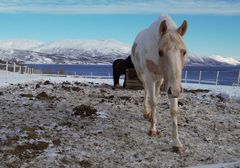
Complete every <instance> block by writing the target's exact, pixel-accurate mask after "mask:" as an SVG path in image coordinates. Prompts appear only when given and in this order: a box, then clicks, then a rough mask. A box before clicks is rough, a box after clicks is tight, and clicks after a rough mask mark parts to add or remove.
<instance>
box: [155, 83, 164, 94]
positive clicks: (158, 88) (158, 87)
mask: <svg viewBox="0 0 240 168" xmlns="http://www.w3.org/2000/svg"><path fill="white" fill-rule="evenodd" d="M162 83H163V79H160V80H159V81H157V82H156V87H155V88H156V89H155V95H156V97H158V96H159V94H160V88H161V85H162Z"/></svg>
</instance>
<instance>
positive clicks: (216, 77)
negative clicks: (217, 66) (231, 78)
mask: <svg viewBox="0 0 240 168" xmlns="http://www.w3.org/2000/svg"><path fill="white" fill-rule="evenodd" d="M218 78H219V71H217V77H216V85H218Z"/></svg>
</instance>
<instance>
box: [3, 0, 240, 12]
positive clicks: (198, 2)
mask: <svg viewBox="0 0 240 168" xmlns="http://www.w3.org/2000/svg"><path fill="white" fill-rule="evenodd" d="M0 13H56V14H131V13H133V14H135V13H136V14H141V13H143V14H146V13H170V14H174V13H175V14H178V13H185V14H225V15H240V2H239V1H236V0H211V1H210V0H182V1H178V0H162V1H160V0H121V1H115V0H101V1H91V0H81V1H79V0H67V1H58V0H52V1H50V2H49V1H48V2H46V1H45V0H35V1H32V0H21V1H19V0H1V2H0Z"/></svg>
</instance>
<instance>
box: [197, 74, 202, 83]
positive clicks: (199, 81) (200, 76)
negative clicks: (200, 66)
mask: <svg viewBox="0 0 240 168" xmlns="http://www.w3.org/2000/svg"><path fill="white" fill-rule="evenodd" d="M201 78H202V71H199V77H198V83H199V84H200V83H201Z"/></svg>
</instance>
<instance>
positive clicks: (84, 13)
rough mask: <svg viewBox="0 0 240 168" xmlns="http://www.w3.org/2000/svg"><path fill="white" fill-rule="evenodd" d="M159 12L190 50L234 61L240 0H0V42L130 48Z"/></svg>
mask: <svg viewBox="0 0 240 168" xmlns="http://www.w3.org/2000/svg"><path fill="white" fill-rule="evenodd" d="M160 13H165V14H169V15H170V16H172V17H173V19H174V20H175V21H176V23H177V25H180V24H181V23H182V21H183V20H184V19H186V20H187V21H188V22H189V29H188V32H187V34H186V36H185V38H184V39H185V41H186V44H187V47H188V49H189V50H190V51H191V52H194V53H197V54H202V55H205V54H207V55H212V54H218V55H223V56H226V57H235V58H238V59H240V47H239V46H240V45H239V44H240V0H182V1H177V0H162V1H160V0H145V1H144V0H121V1H115V0H99V1H91V0H81V1H79V0H51V1H50V0H49V1H45V0H35V1H32V0H21V1H20V0H1V2H0V20H1V27H0V30H1V31H0V39H1V40H6V39H32V40H40V41H53V40H59V39H114V40H118V41H121V42H123V43H127V44H131V43H132V42H133V40H134V38H135V36H136V34H137V33H138V32H139V31H141V30H142V29H144V28H146V27H147V26H149V25H150V24H151V23H152V22H153V21H154V20H155V19H156V18H157V17H158V16H159V14H160Z"/></svg>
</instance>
